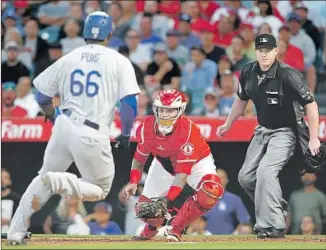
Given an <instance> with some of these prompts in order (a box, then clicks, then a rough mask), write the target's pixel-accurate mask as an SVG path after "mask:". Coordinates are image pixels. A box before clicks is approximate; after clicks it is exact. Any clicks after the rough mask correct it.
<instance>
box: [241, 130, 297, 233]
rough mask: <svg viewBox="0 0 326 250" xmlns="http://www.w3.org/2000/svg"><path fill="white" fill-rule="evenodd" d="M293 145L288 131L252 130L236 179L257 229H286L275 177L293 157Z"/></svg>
mask: <svg viewBox="0 0 326 250" xmlns="http://www.w3.org/2000/svg"><path fill="white" fill-rule="evenodd" d="M295 145H296V136H295V134H294V132H293V131H292V130H291V129H290V128H279V129H267V128H265V127H263V126H258V127H257V128H256V129H255V132H254V137H253V139H252V141H251V143H250V145H249V148H248V151H247V155H246V158H245V162H244V164H243V166H242V168H241V170H240V172H239V176H238V178H239V183H240V185H241V186H242V187H243V188H244V190H245V191H246V192H247V193H248V195H249V196H250V198H251V199H252V200H253V201H254V202H255V213H256V222H257V226H258V228H271V227H273V228H275V229H285V228H286V226H285V219H284V216H283V207H282V203H283V202H282V200H283V199H282V189H281V187H280V183H279V179H278V174H279V172H280V171H281V170H282V169H283V167H284V165H285V164H286V163H287V161H288V160H289V159H290V157H291V156H292V155H293V153H294V150H295Z"/></svg>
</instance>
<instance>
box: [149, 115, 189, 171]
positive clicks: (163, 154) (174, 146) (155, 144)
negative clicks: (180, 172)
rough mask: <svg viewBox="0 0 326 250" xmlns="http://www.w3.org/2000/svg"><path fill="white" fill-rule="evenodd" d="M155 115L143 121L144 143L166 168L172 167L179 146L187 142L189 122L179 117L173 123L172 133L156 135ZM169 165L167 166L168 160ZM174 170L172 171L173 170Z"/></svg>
mask: <svg viewBox="0 0 326 250" xmlns="http://www.w3.org/2000/svg"><path fill="white" fill-rule="evenodd" d="M155 125H156V124H155V117H154V116H153V117H149V118H148V119H146V120H145V122H144V133H143V135H144V143H145V144H146V148H147V149H148V151H150V152H151V153H152V155H153V156H155V157H156V158H157V159H158V160H159V161H160V162H161V163H162V165H163V166H164V168H165V169H166V170H167V171H168V172H170V173H171V174H173V173H172V171H171V170H170V171H169V170H168V169H169V168H171V167H172V168H173V166H174V165H175V162H176V160H177V155H178V153H179V152H180V148H181V147H182V146H183V145H184V144H185V143H186V142H187V140H188V138H189V134H190V130H191V122H190V120H188V119H187V118H185V117H180V118H179V120H178V121H177V122H176V124H175V128H174V130H173V132H172V134H170V135H168V136H163V135H158V133H157V130H156V129H155ZM167 158H168V159H169V161H170V165H172V166H167V165H168V161H167ZM173 172H174V171H173Z"/></svg>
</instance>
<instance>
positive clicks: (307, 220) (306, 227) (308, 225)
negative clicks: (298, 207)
mask: <svg viewBox="0 0 326 250" xmlns="http://www.w3.org/2000/svg"><path fill="white" fill-rule="evenodd" d="M299 234H302V235H313V234H320V232H318V231H317V227H316V222H315V220H314V217H313V216H310V215H306V216H303V217H302V219H301V223H300V233H299Z"/></svg>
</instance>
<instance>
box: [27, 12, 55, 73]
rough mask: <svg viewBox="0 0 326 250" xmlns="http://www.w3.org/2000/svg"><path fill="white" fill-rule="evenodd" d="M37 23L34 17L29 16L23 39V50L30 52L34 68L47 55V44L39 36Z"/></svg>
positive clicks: (46, 57)
mask: <svg viewBox="0 0 326 250" xmlns="http://www.w3.org/2000/svg"><path fill="white" fill-rule="evenodd" d="M39 31H40V30H39V24H38V20H37V19H36V18H30V19H29V20H27V22H26V24H25V33H26V36H25V37H24V39H23V44H24V45H23V46H24V47H23V51H25V52H27V53H30V56H31V58H32V61H33V63H34V66H35V68H38V67H40V66H41V65H39V64H42V63H43V61H44V60H46V59H48V57H49V53H48V50H49V45H48V43H47V42H46V41H45V40H44V39H42V38H41V37H40V36H39Z"/></svg>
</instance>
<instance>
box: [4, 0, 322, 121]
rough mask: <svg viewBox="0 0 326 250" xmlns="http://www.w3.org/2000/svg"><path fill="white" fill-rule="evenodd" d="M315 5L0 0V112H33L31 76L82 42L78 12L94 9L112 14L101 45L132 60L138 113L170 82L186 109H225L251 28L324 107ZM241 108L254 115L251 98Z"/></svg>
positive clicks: (248, 53) (247, 54) (216, 112)
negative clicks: (273, 43)
mask: <svg viewBox="0 0 326 250" xmlns="http://www.w3.org/2000/svg"><path fill="white" fill-rule="evenodd" d="M321 3H322V2H318V1H313V2H311V1H309V4H307V2H306V1H303V2H302V1H297V0H296V1H294V0H291V1H267V0H259V1H252V2H249V1H243V2H242V1H162V2H160V1H94V0H92V1H57V0H53V1H52V0H51V1H21V0H20V1H19V0H15V1H2V3H1V7H2V22H1V24H2V29H1V40H2V43H1V45H2V48H1V49H2V66H1V69H2V70H1V71H2V74H1V82H2V91H3V95H2V96H3V100H2V111H3V115H5V116H19V117H28V118H34V117H36V116H37V115H42V113H41V111H40V109H39V107H38V106H37V103H36V102H35V98H34V94H35V91H34V89H33V86H32V80H33V78H34V77H36V76H37V75H38V74H40V73H41V72H42V71H43V70H44V69H45V68H46V67H48V66H49V65H50V64H52V63H53V62H54V61H56V60H58V59H59V58H60V57H62V56H63V55H65V54H67V53H69V52H70V51H72V50H73V49H75V48H78V47H79V46H82V45H84V44H85V41H84V39H83V38H82V37H81V32H82V29H83V22H84V18H85V16H86V15H87V14H89V13H91V12H93V11H97V10H102V11H106V12H107V13H109V14H110V15H111V16H112V18H113V23H114V31H113V33H112V37H111V39H110V42H109V44H108V47H111V48H113V49H115V50H118V51H119V52H120V53H122V54H124V55H125V56H127V57H129V58H130V60H131V61H132V63H133V66H134V69H135V72H136V75H137V81H138V83H139V85H141V89H142V93H141V94H140V96H139V116H143V115H148V114H151V113H152V110H151V105H150V103H151V101H152V100H153V98H155V93H157V91H158V90H159V89H162V88H178V89H180V90H182V91H183V92H184V93H185V94H186V95H187V98H188V107H187V110H186V114H188V115H202V116H207V117H217V116H227V115H228V113H229V111H230V108H231V106H232V103H233V100H234V95H235V93H236V91H237V87H238V77H239V74H240V71H241V68H242V66H243V65H244V64H245V63H247V62H248V61H250V60H255V50H254V38H255V35H256V34H259V33H260V32H270V33H272V34H274V35H275V36H276V37H277V38H278V40H279V55H278V60H280V61H282V62H284V63H287V64H289V65H291V66H293V67H294V68H296V69H298V70H299V71H301V72H302V73H303V74H304V75H305V77H306V80H307V83H308V86H309V88H310V89H311V91H312V92H313V93H316V99H317V102H318V103H319V105H320V112H321V114H324V113H326V101H325V100H324V99H326V98H325V92H326V87H325V82H324V81H325V77H324V78H323V75H324V73H325V65H324V61H325V57H326V56H325V50H324V47H325V41H326V39H323V38H324V35H323V34H325V27H326V25H325V23H326V22H325V20H326V14H325V13H326V10H325V8H326V7H325V5H324V4H321ZM58 102H60V97H59V96H57V97H56V98H55V103H58ZM244 115H245V116H248V117H251V116H254V115H255V109H254V106H253V105H252V103H251V104H250V105H248V108H247V110H246V111H245V114H244Z"/></svg>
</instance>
